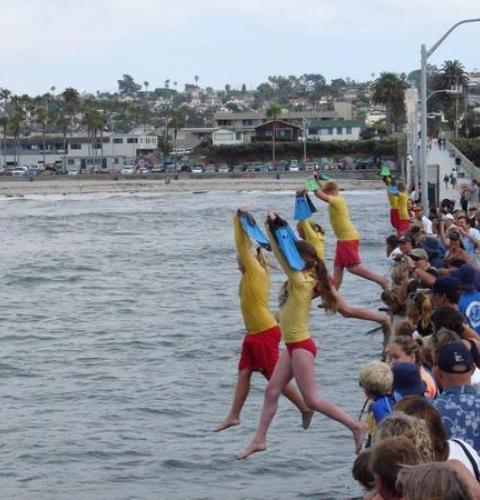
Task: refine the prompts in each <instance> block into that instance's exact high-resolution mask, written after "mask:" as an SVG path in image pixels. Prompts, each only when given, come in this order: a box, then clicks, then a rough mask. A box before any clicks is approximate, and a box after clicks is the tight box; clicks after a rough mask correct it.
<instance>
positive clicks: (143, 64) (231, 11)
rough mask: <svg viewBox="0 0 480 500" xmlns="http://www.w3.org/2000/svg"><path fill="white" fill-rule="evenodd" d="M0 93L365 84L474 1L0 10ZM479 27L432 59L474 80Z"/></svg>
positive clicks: (66, 0)
mask: <svg viewBox="0 0 480 500" xmlns="http://www.w3.org/2000/svg"><path fill="white" fill-rule="evenodd" d="M0 6H1V10H0V12H1V16H0V47H1V50H0V68H1V72H0V87H7V88H9V89H11V90H12V91H13V92H16V93H30V94H33V93H44V92H47V91H48V90H49V89H50V87H51V86H55V87H56V88H57V90H59V91H61V90H63V89H64V88H65V87H67V86H73V87H75V88H77V89H79V90H80V91H83V90H87V91H95V90H115V89H116V88H117V79H119V78H121V76H122V74H123V73H129V74H131V75H132V76H133V77H134V78H135V80H136V81H138V82H139V83H143V82H144V81H145V80H147V81H149V82H150V88H155V87H157V86H163V84H164V81H165V79H167V78H168V79H170V80H171V81H172V82H173V81H177V82H178V84H179V88H183V85H184V84H185V83H193V76H194V75H198V76H199V77H200V80H199V85H201V86H207V85H210V86H213V87H215V88H223V87H224V85H225V84H226V83H230V84H231V85H232V87H234V88H235V87H240V86H241V84H242V83H246V85H247V87H248V88H255V87H256V86H257V85H258V84H259V83H261V82H262V81H266V79H267V77H268V76H269V75H274V74H275V75H279V74H281V75H289V74H294V75H300V74H302V73H321V74H323V75H324V76H325V77H326V78H327V79H331V78H337V77H342V78H345V77H347V76H349V77H351V78H353V79H355V80H367V79H370V78H371V74H372V73H374V74H378V73H379V72H381V71H385V70H392V71H398V72H401V71H405V72H408V71H410V70H412V69H415V68H417V67H418V66H419V59H420V55H419V53H420V45H421V43H426V44H427V47H430V46H431V45H433V43H435V41H436V40H437V39H438V38H440V36H441V35H442V34H443V33H444V32H445V31H446V30H447V29H449V27H450V26H451V25H452V24H453V23H455V22H456V21H458V20H460V19H466V18H479V17H480V0H228V1H227V0H75V1H72V0H0ZM479 40H480V23H472V24H467V25H465V26H461V27H460V28H458V29H457V30H456V31H454V32H453V33H452V34H451V35H450V37H449V38H448V39H447V40H446V41H445V42H444V43H443V44H442V45H441V46H440V48H439V49H438V50H437V52H436V53H435V54H434V55H433V56H432V58H431V60H430V62H432V63H433V64H437V65H440V64H441V63H442V62H443V61H444V60H445V59H453V58H457V59H459V60H461V61H462V62H463V63H464V64H465V66H466V67H467V69H469V70H472V69H474V68H479V69H480V60H479V59H480V50H479V49H478V47H479Z"/></svg>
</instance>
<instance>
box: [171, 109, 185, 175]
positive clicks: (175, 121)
mask: <svg viewBox="0 0 480 500" xmlns="http://www.w3.org/2000/svg"><path fill="white" fill-rule="evenodd" d="M184 126H185V118H184V117H183V116H181V115H175V116H174V117H173V118H172V119H171V120H170V123H169V127H170V128H172V129H173V152H174V153H175V173H177V134H178V129H180V128H182V127H184Z"/></svg>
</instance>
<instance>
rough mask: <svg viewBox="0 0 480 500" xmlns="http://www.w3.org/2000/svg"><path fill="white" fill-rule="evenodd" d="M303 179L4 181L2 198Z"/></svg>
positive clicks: (235, 186)
mask: <svg viewBox="0 0 480 500" xmlns="http://www.w3.org/2000/svg"><path fill="white" fill-rule="evenodd" d="M303 182H304V179H303V178H300V177H295V178H283V179H273V178H258V177H256V178H240V179H237V178H235V179H232V178H198V179H195V178H194V179H192V178H179V179H178V180H171V181H170V182H169V183H168V184H167V183H165V179H148V178H142V179H138V178H132V179H118V180H114V179H112V178H98V177H97V178H80V179H79V178H78V177H67V176H65V177H55V178H45V179H42V178H36V179H35V180H33V181H29V180H28V179H19V180H17V179H11V178H8V179H2V180H0V198H2V197H12V196H13V197H16V196H28V195H65V196H68V195H72V194H81V193H85V194H87V193H136V192H175V191H204V190H208V191H214V190H216V191H245V190H261V191H278V190H295V189H297V188H298V187H300V186H302V185H303ZM339 184H340V187H341V188H342V189H348V190H351V189H383V184H382V182H381V181H380V180H378V181H377V180H373V181H372V180H352V179H342V180H340V181H339Z"/></svg>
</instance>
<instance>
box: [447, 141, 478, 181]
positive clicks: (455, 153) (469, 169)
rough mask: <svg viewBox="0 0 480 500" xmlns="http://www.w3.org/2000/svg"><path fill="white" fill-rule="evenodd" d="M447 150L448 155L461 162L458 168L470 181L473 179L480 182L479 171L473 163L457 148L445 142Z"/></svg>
mask: <svg viewBox="0 0 480 500" xmlns="http://www.w3.org/2000/svg"><path fill="white" fill-rule="evenodd" d="M447 150H448V151H449V153H450V155H451V156H452V157H454V158H460V159H461V160H462V161H461V163H460V168H461V169H463V170H464V171H465V173H466V174H467V175H468V176H469V177H470V179H475V180H477V181H480V169H479V168H477V167H476V166H475V165H474V163H473V162H472V161H471V160H469V159H468V158H467V157H466V156H465V155H464V154H463V153H462V152H461V151H460V150H459V149H458V148H457V147H455V146H454V145H453V144H452V143H451V142H450V141H447Z"/></svg>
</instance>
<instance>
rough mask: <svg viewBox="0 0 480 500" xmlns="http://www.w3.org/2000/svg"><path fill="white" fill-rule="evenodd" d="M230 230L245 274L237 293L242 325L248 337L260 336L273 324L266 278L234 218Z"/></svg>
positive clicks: (265, 272) (238, 219) (240, 225)
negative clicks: (233, 235)
mask: <svg viewBox="0 0 480 500" xmlns="http://www.w3.org/2000/svg"><path fill="white" fill-rule="evenodd" d="M233 228H234V233H235V245H236V247H237V254H238V260H239V261H240V264H241V265H242V267H243V268H244V270H245V272H244V273H243V274H242V279H241V280H240V290H239V295H240V308H241V310H242V315H243V321H244V323H245V328H246V329H247V333H248V334H254V333H260V332H262V331H264V330H268V329H269V328H272V327H273V326H275V325H276V324H277V322H276V321H275V318H274V317H273V314H272V313H271V312H270V308H269V299H270V278H269V275H268V271H267V270H266V269H265V268H264V267H263V266H262V265H261V264H260V263H259V262H258V260H257V258H256V257H255V255H254V253H253V248H252V244H251V242H250V238H249V237H248V236H247V235H246V234H245V231H244V230H243V227H242V223H241V222H240V218H239V217H238V216H235V217H234V219H233Z"/></svg>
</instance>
